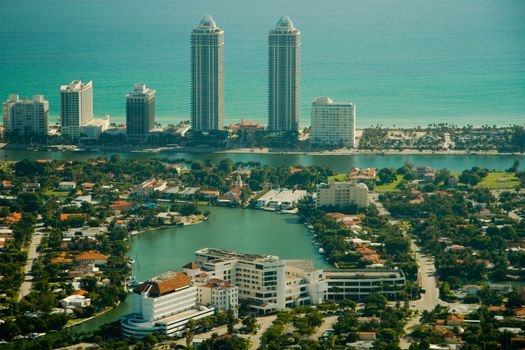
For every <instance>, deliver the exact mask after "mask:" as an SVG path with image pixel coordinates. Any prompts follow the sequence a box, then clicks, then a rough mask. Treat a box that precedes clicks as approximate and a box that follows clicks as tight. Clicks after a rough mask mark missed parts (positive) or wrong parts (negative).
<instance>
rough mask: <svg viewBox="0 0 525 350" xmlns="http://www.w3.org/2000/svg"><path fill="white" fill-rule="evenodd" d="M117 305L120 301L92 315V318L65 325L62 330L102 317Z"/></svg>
mask: <svg viewBox="0 0 525 350" xmlns="http://www.w3.org/2000/svg"><path fill="white" fill-rule="evenodd" d="M119 305H120V301H119V302H118V303H117V304H116V305H113V306H109V307H107V308H105V309H103V310H101V311H100V312H97V313H96V314H94V315H92V316H90V317H88V318H83V319H81V320H78V322H74V323H72V324H70V325H66V326H64V329H66V328H71V327H76V326H79V325H81V324H82V323H84V322H87V321H89V320H92V319H95V318H97V317H99V316H102V315H104V314H105V313H107V312H110V311H111V310H114V309H115V308H117V307H118V306H119Z"/></svg>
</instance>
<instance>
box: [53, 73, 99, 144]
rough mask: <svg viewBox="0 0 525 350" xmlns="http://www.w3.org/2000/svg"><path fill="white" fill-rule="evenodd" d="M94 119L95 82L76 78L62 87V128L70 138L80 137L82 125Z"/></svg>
mask: <svg viewBox="0 0 525 350" xmlns="http://www.w3.org/2000/svg"><path fill="white" fill-rule="evenodd" d="M91 119H93V82H92V81H90V82H87V83H83V82H82V81H81V80H74V81H72V82H71V83H70V84H69V85H62V86H61V87H60V130H61V132H62V136H65V137H67V138H69V140H78V139H79V138H80V126H81V125H83V124H85V123H87V122H89V121H90V120H91Z"/></svg>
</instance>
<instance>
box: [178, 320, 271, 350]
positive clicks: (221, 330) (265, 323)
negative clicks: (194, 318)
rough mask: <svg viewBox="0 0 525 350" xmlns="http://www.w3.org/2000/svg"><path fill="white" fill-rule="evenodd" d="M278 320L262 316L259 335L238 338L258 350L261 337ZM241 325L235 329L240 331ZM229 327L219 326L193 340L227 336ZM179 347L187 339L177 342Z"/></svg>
mask: <svg viewBox="0 0 525 350" xmlns="http://www.w3.org/2000/svg"><path fill="white" fill-rule="evenodd" d="M276 318H277V316H276V315H271V316H261V317H257V323H259V325H260V327H259V329H258V330H257V333H256V334H254V335H251V334H237V335H238V336H240V337H243V338H246V339H250V349H253V350H255V349H257V348H258V347H259V345H260V344H261V336H262V334H263V333H264V332H265V331H266V330H267V329H268V328H270V326H271V325H272V322H273V321H274V320H275V319H276ZM240 327H241V325H240V324H238V325H237V326H236V327H235V328H236V329H238V328H240ZM227 328H228V327H227V326H226V325H224V326H219V327H217V328H214V329H212V330H211V331H209V332H206V333H201V334H196V335H195V336H194V337H193V340H197V339H209V338H211V336H212V334H214V333H216V334H218V335H223V334H226V333H227V331H228V329H227ZM175 343H176V344H177V345H186V339H185V338H182V339H178V340H177V341H176V342H175Z"/></svg>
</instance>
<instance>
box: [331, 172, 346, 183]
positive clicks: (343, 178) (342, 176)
mask: <svg viewBox="0 0 525 350" xmlns="http://www.w3.org/2000/svg"><path fill="white" fill-rule="evenodd" d="M333 180H335V181H340V182H341V181H346V180H348V174H345V173H343V174H337V175H333V176H328V181H333Z"/></svg>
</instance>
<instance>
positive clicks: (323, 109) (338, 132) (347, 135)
mask: <svg viewBox="0 0 525 350" xmlns="http://www.w3.org/2000/svg"><path fill="white" fill-rule="evenodd" d="M355 119H356V108H355V105H354V104H353V103H351V102H334V101H333V100H332V99H331V98H330V97H318V98H316V99H315V100H314V101H313V103H312V111H311V116H310V123H311V130H312V131H311V137H310V141H311V143H312V144H314V145H318V146H328V147H351V148H353V147H355Z"/></svg>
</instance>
